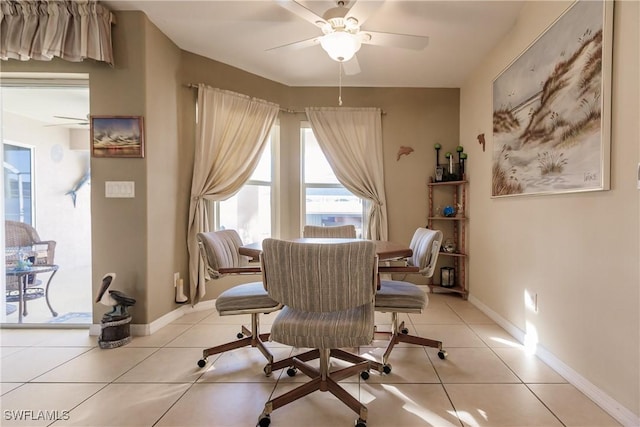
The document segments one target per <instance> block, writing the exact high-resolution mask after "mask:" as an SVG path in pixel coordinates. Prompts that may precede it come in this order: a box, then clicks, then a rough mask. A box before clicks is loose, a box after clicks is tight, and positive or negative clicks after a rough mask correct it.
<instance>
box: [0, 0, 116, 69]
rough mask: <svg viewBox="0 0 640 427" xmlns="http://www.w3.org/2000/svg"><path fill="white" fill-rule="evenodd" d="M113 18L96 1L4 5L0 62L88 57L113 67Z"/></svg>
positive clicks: (9, 0)
mask: <svg viewBox="0 0 640 427" xmlns="http://www.w3.org/2000/svg"><path fill="white" fill-rule="evenodd" d="M113 21H114V19H113V15H112V13H111V11H109V10H108V9H107V8H106V7H104V6H102V5H101V4H99V3H98V2H96V1H95V0H78V1H56V0H50V1H23V0H18V1H15V0H2V3H0V59H3V60H6V59H19V60H21V61H27V60H29V59H35V60H39V61H50V60H51V59H53V58H54V57H56V56H57V57H60V58H62V59H64V60H66V61H72V62H80V61H83V60H84V59H86V58H91V59H95V60H97V61H103V62H106V63H108V64H110V65H113V49H112V44H111V24H112V23H113Z"/></svg>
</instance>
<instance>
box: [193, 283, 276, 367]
mask: <svg viewBox="0 0 640 427" xmlns="http://www.w3.org/2000/svg"><path fill="white" fill-rule="evenodd" d="M261 294H262V296H263V298H262V301H260V298H259V295H261ZM247 295H251V299H246V296H247ZM243 302H244V303H245V305H246V303H249V304H251V305H252V306H255V307H262V308H261V309H260V310H259V311H256V312H253V313H250V314H251V330H249V329H248V328H247V327H246V326H244V325H242V329H241V332H238V335H237V337H238V341H232V342H229V343H226V344H220V345H217V346H215V347H210V348H207V349H204V350H203V351H202V359H200V360H198V366H199V367H201V368H204V367H205V365H206V364H207V358H208V357H209V356H212V355H214V354H219V353H224V352H226V351H230V350H235V349H237V348H241V347H257V348H258V350H260V352H261V353H262V354H263V355H264V357H265V358H266V359H267V366H265V368H264V372H265V374H267V376H269V375H271V368H270V367H271V364H272V363H273V354H271V352H270V351H269V350H268V349H267V347H266V346H265V345H264V343H265V341H268V340H269V335H270V334H268V333H265V334H261V333H259V331H260V323H259V322H260V320H259V314H261V313H265V314H267V313H270V312H272V311H276V310H279V309H280V304H278V303H277V302H275V301H273V300H272V299H271V298H269V296H268V295H267V291H265V290H264V286H263V284H262V283H261V282H254V283H246V284H243V285H237V286H234V287H233V288H231V289H228V290H226V291H224V292H223V293H221V294H220V296H219V297H218V298H217V299H216V309H217V310H218V313H219V314H220V315H221V316H224V315H229V314H238V312H239V313H242V314H246V313H248V311H247V310H251V308H248V307H245V306H243Z"/></svg>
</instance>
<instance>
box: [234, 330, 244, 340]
mask: <svg viewBox="0 0 640 427" xmlns="http://www.w3.org/2000/svg"><path fill="white" fill-rule="evenodd" d="M236 337H237V338H238V339H241V338H244V334H243V333H242V332H238V334H237V335H236Z"/></svg>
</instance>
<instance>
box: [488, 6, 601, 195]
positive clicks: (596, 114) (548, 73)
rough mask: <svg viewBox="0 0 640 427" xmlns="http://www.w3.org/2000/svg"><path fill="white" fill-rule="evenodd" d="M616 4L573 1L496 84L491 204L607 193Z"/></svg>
mask: <svg viewBox="0 0 640 427" xmlns="http://www.w3.org/2000/svg"><path fill="white" fill-rule="evenodd" d="M612 20H613V1H576V2H575V3H574V4H573V5H572V6H571V7H570V8H569V9H567V11H566V12H565V13H564V14H563V15H562V16H561V17H560V18H558V19H557V20H556V21H555V22H554V23H553V24H552V25H551V26H550V27H549V28H547V29H546V30H545V32H544V33H543V34H542V35H541V36H540V37H538V39H536V40H535V41H534V42H533V43H532V44H531V45H530V46H529V47H528V48H527V49H526V50H525V52H523V53H522V54H521V55H520V56H519V57H518V58H516V59H515V60H514V61H513V62H512V63H511V64H510V65H509V66H508V67H507V68H506V69H505V70H504V71H502V72H501V74H500V75H499V76H498V77H496V79H495V80H494V81H493V159H492V190H491V191H492V194H491V195H492V197H502V196H515V195H525V194H554V193H567V192H579V191H597V190H608V189H609V157H610V123H611V54H612V49H611V43H612V31H613V23H612Z"/></svg>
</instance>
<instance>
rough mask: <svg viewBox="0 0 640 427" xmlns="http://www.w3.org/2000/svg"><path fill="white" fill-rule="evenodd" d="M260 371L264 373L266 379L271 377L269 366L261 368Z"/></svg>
mask: <svg viewBox="0 0 640 427" xmlns="http://www.w3.org/2000/svg"><path fill="white" fill-rule="evenodd" d="M262 371H263V372H264V375H265V376H267V377H270V376H271V365H266V366H265V367H264V368H262Z"/></svg>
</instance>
